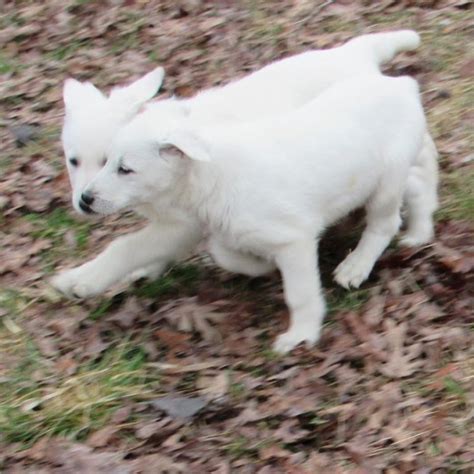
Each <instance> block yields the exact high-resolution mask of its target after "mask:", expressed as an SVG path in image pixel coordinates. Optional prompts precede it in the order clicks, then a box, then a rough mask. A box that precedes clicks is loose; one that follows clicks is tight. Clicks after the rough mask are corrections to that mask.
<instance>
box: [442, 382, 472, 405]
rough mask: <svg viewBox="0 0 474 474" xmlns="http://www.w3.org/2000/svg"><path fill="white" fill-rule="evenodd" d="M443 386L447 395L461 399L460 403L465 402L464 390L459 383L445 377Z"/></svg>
mask: <svg viewBox="0 0 474 474" xmlns="http://www.w3.org/2000/svg"><path fill="white" fill-rule="evenodd" d="M443 385H444V389H445V390H446V392H447V393H449V394H450V395H452V396H454V397H456V398H459V399H461V400H462V401H464V400H465V398H466V390H465V389H464V387H463V386H462V385H461V384H460V383H459V382H457V381H456V380H454V379H453V378H452V377H445V378H444V379H443Z"/></svg>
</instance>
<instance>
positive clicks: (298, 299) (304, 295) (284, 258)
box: [274, 237, 325, 353]
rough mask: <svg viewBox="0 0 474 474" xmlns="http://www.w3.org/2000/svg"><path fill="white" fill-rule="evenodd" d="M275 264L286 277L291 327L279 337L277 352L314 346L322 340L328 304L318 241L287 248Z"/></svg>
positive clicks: (308, 241) (310, 240) (286, 297)
mask: <svg viewBox="0 0 474 474" xmlns="http://www.w3.org/2000/svg"><path fill="white" fill-rule="evenodd" d="M275 260H276V263H277V265H278V268H279V269H280V272H281V274H282V277H283V288H284V292H285V300H286V304H287V305H288V308H289V310H290V327H289V329H288V331H287V332H285V333H284V334H281V335H280V336H278V338H277V340H276V341H275V344H274V349H275V350H276V351H277V352H282V353H285V352H288V351H290V350H291V349H293V348H294V347H296V346H297V345H298V344H299V343H300V342H305V343H306V344H307V345H313V344H314V343H315V342H316V341H317V340H318V339H319V334H320V331H321V325H322V321H323V318H324V313H325V304H324V297H323V295H322V291H321V282H320V278H319V269H318V261H317V244H316V242H315V240H314V238H312V237H309V238H307V239H305V240H301V241H298V242H295V243H292V244H290V245H287V246H285V247H284V248H283V249H281V250H280V251H279V252H278V253H277V255H276V258H275Z"/></svg>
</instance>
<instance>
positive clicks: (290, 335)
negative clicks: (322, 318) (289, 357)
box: [273, 326, 320, 354]
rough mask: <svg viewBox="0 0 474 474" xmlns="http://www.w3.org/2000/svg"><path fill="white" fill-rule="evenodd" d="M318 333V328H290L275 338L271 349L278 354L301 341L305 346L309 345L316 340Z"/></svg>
mask: <svg viewBox="0 0 474 474" xmlns="http://www.w3.org/2000/svg"><path fill="white" fill-rule="evenodd" d="M319 334H320V328H317V329H309V328H307V327H305V326H302V327H299V328H297V327H295V328H290V329H289V330H288V331H286V332H285V333H283V334H280V335H279V336H278V337H277V338H276V341H275V342H274V344H273V350H274V351H275V352H279V353H280V354H286V353H287V352H290V351H291V350H292V349H294V348H295V347H296V346H297V345H298V344H300V343H302V342H304V343H305V345H306V347H311V346H313V345H314V344H315V343H316V342H317V341H318V339H319Z"/></svg>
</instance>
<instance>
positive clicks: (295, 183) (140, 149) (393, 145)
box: [84, 74, 426, 352]
mask: <svg viewBox="0 0 474 474" xmlns="http://www.w3.org/2000/svg"><path fill="white" fill-rule="evenodd" d="M361 97H363V98H364V100H361ZM191 123H193V124H194V125H195V122H193V121H191ZM167 128H168V127H167ZM425 133H426V125H425V118H424V114H423V109H422V105H421V102H420V97H419V93H418V86H417V83H416V82H415V81H414V80H412V79H410V78H407V77H404V78H388V77H385V76H382V75H379V74H377V75H373V74H372V75H370V76H365V75H364V76H360V77H358V78H353V79H351V80H347V81H342V82H340V83H338V84H337V85H335V86H333V87H331V88H330V89H329V90H328V91H326V92H325V93H323V94H322V95H320V96H319V97H318V98H316V99H315V100H313V101H312V102H310V103H309V104H307V105H305V106H303V107H301V108H300V109H298V110H296V111H293V112H290V113H288V114H284V115H283V116H279V117H274V118H267V119H262V120H260V121H257V122H250V123H244V124H236V125H221V126H217V125H215V124H214V125H208V126H206V125H204V126H200V127H196V126H193V127H192V128H189V129H188V128H186V127H184V128H183V126H182V124H180V122H179V121H178V122H176V124H174V125H173V124H171V125H170V127H169V128H168V129H167V130H166V131H165V132H164V131H163V128H162V127H157V126H156V125H155V123H154V122H153V121H151V120H150V117H149V116H148V114H146V113H145V114H141V115H139V116H137V117H136V118H135V119H134V120H132V122H131V123H130V124H129V125H127V126H125V127H124V128H123V129H122V132H121V133H120V134H119V135H118V136H117V137H116V139H115V140H114V141H113V143H112V146H111V151H110V153H109V154H108V162H107V164H106V166H105V168H104V169H103V170H102V171H101V172H100V173H99V174H98V175H97V177H96V178H95V179H94V180H93V181H92V183H90V185H89V186H88V187H87V189H86V192H85V196H86V198H87V203H85V204H84V205H85V206H86V207H87V208H88V209H89V210H90V211H92V212H95V213H99V214H110V213H112V212H116V211H119V210H121V209H123V208H130V207H132V208H136V207H137V206H138V207H140V206H149V207H150V208H152V209H153V210H154V211H155V212H156V213H157V214H161V212H165V213H168V212H169V210H170V209H175V210H177V211H181V212H183V213H184V214H187V215H190V216H193V217H194V219H195V220H196V222H197V223H198V224H199V225H200V226H201V227H202V228H204V229H206V231H207V233H208V234H209V237H210V240H211V242H212V245H211V253H214V251H213V250H212V249H215V248H218V249H219V250H218V252H217V253H218V255H217V260H218V261H219V257H220V255H221V251H222V250H224V252H225V253H226V254H227V255H230V256H231V257H233V259H234V260H235V261H237V262H247V261H250V262H251V264H252V265H253V266H254V270H255V273H264V272H266V271H268V270H270V269H272V268H273V266H274V265H276V266H277V267H278V268H279V270H280V272H281V274H282V277H283V283H284V291H285V299H286V302H287V304H288V307H289V309H290V315H291V323H290V328H289V330H288V331H287V332H286V333H284V334H282V335H281V336H279V337H278V339H277V341H276V343H275V349H276V350H278V351H280V352H286V351H289V350H291V349H292V348H293V347H295V346H296V345H297V344H299V343H300V342H307V343H309V344H313V343H314V342H316V341H317V340H318V338H319V335H320V330H321V324H322V320H323V316H324V313H325V308H324V306H325V305H324V299H323V295H322V291H321V287H320V281H319V275H318V271H317V253H316V241H317V240H318V238H319V236H320V235H321V233H322V231H323V230H324V229H325V228H326V227H327V226H329V225H331V224H332V223H333V222H335V221H336V220H337V219H339V218H341V217H343V216H344V215H346V214H347V213H348V212H350V211H351V210H352V209H355V208H357V207H359V206H362V205H364V204H365V207H366V211H367V226H366V228H365V230H364V232H363V235H362V238H361V240H360V242H359V244H358V245H357V248H356V249H355V250H354V251H353V252H352V253H351V254H350V255H349V256H348V257H347V258H346V259H345V260H344V261H343V262H342V263H341V264H340V265H339V266H338V267H337V269H336V280H337V281H339V282H340V283H341V284H343V285H344V286H348V285H352V286H359V284H360V283H361V282H362V281H364V280H365V279H366V278H367V277H368V275H369V273H370V271H371V270H372V267H373V266H374V264H375V262H376V260H377V258H378V257H379V256H380V254H381V253H382V252H383V251H384V249H385V248H386V247H387V245H388V244H389V243H390V241H391V239H392V238H393V236H394V235H395V234H396V232H397V231H398V229H399V226H400V222H401V220H400V207H401V204H402V199H403V194H404V191H405V189H406V186H407V180H408V177H409V173H410V168H411V167H412V166H415V165H417V164H418V161H419V159H420V156H421V155H420V150H421V149H422V146H423V137H424V135H425ZM171 233H172V232H171V230H169V231H168V235H170V234H171ZM162 243H163V242H162V241H161V242H160V244H162ZM165 245H167V244H166V243H165ZM221 263H222V262H221ZM223 263H224V266H226V265H227V263H228V262H227V261H225V262H223Z"/></svg>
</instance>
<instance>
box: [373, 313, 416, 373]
mask: <svg viewBox="0 0 474 474" xmlns="http://www.w3.org/2000/svg"><path fill="white" fill-rule="evenodd" d="M385 329H386V333H385V338H386V340H387V344H388V346H389V350H388V354H387V362H386V363H385V364H382V365H381V366H380V368H379V370H380V372H381V373H382V374H383V375H385V376H387V377H391V378H403V377H408V376H409V375H412V374H413V373H414V372H416V371H417V370H419V369H420V367H421V366H422V361H420V360H416V359H417V357H418V356H419V355H420V353H421V344H413V345H411V346H408V347H405V346H404V342H405V336H406V330H407V324H406V323H404V322H403V323H400V324H399V325H398V326H397V325H396V323H395V322H394V321H392V320H391V319H387V320H385Z"/></svg>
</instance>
